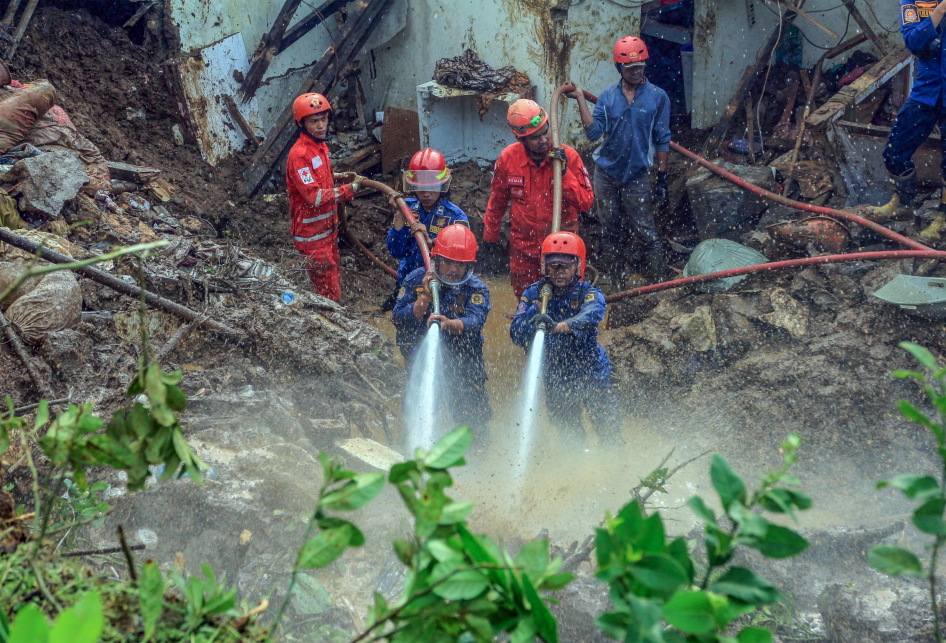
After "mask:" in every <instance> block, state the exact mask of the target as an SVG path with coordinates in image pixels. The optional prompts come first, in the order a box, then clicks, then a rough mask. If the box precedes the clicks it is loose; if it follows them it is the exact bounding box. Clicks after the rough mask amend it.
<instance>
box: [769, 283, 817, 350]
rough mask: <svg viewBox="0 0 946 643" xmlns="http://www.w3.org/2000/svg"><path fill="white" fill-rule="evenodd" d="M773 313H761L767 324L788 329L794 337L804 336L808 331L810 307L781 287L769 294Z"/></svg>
mask: <svg viewBox="0 0 946 643" xmlns="http://www.w3.org/2000/svg"><path fill="white" fill-rule="evenodd" d="M769 300H770V301H771V302H772V308H773V309H774V310H773V312H771V313H766V314H764V315H759V319H760V320H762V321H764V322H765V323H767V324H771V325H772V326H776V327H778V328H783V329H785V330H787V331H788V332H789V333H790V334H791V336H792V337H796V338H797V337H804V336H805V334H807V333H808V307H807V306H806V305H804V304H803V303H801V302H800V301H798V300H797V299H795V298H793V297H792V296H791V295H789V294H788V293H787V292H785V291H784V290H782V289H781V288H776V289H775V290H773V291H772V292H771V293H770V294H769Z"/></svg>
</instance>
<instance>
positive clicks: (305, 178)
mask: <svg viewBox="0 0 946 643" xmlns="http://www.w3.org/2000/svg"><path fill="white" fill-rule="evenodd" d="M299 178H300V179H302V183H303V185H309V184H310V183H315V179H314V178H312V171H311V170H310V169H309V168H307V167H300V168H299Z"/></svg>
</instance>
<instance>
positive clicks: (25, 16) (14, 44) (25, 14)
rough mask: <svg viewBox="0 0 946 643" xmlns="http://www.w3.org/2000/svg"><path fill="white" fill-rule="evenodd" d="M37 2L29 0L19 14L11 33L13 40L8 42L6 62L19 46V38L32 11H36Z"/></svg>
mask: <svg viewBox="0 0 946 643" xmlns="http://www.w3.org/2000/svg"><path fill="white" fill-rule="evenodd" d="M37 4H39V0H30V1H29V4H27V5H26V9H24V10H23V15H22V16H20V22H19V23H17V25H16V33H15V34H13V42H12V43H10V48H9V49H8V50H7V56H6V58H7V62H10V61H11V60H13V54H15V53H16V49H17V47H19V46H20V40H22V39H23V34H24V33H26V28H27V26H29V24H30V19H31V18H32V17H33V12H34V11H36V5H37Z"/></svg>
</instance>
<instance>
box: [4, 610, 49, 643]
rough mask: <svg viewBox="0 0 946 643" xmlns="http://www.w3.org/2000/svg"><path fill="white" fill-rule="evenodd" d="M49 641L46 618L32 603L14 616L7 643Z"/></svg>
mask: <svg viewBox="0 0 946 643" xmlns="http://www.w3.org/2000/svg"><path fill="white" fill-rule="evenodd" d="M48 640H49V625H48V624H47V623H46V616H45V615H44V614H43V613H42V612H41V611H40V609H39V608H38V607H36V605H34V604H33V603H30V604H28V605H27V606H26V607H24V608H23V609H21V610H20V612H19V614H17V615H16V620H15V621H13V625H12V626H11V627H10V638H9V639H8V643H46V641H48Z"/></svg>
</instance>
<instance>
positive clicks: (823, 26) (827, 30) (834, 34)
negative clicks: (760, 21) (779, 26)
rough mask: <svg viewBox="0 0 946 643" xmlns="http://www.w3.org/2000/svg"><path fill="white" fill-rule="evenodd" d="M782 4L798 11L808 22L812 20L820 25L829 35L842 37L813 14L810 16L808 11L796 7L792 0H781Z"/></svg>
mask: <svg viewBox="0 0 946 643" xmlns="http://www.w3.org/2000/svg"><path fill="white" fill-rule="evenodd" d="M781 4H782V6H784V7H785V8H786V9H788V10H789V11H794V12H795V13H797V14H798V15H799V16H801V17H802V18H804V19H805V20H807V21H808V22H811V23H812V24H814V25H815V26H817V27H820V28H821V30H822V31H824V32H826V33H827V34H828V35H829V36H832V37H834V38H840V37H841V35H840V34H838V33H835V32H834V31H832V30H831V29H828V27H827V26H825V25H823V24H821V23H820V22H818V21H817V20H815V19H814V18H812V17H811V16H809V15H808V14H807V13H805V12H804V11H802V10H801V9H799V8H798V7H796V6H795V5H793V4H792V3H791V2H788V0H781Z"/></svg>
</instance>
